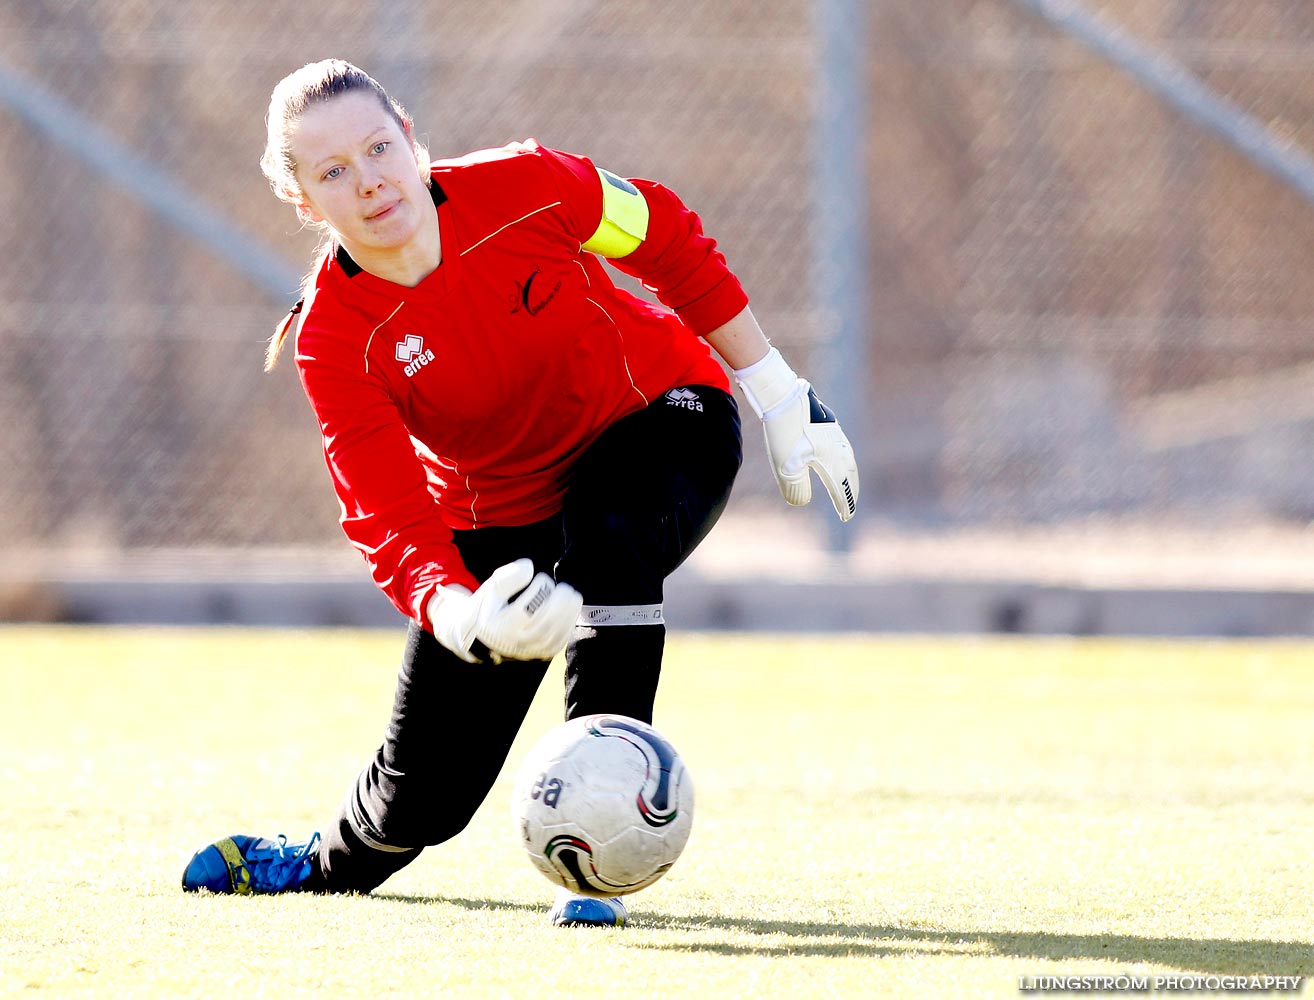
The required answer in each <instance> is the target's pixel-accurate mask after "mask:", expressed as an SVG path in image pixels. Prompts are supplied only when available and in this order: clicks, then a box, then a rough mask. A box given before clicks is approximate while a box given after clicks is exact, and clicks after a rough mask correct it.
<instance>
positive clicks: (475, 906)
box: [372, 893, 1314, 976]
mask: <svg viewBox="0 0 1314 1000" xmlns="http://www.w3.org/2000/svg"><path fill="white" fill-rule="evenodd" d="M372 898H374V899H377V900H379V901H380V902H384V901H387V902H394V903H447V904H449V905H451V906H459V907H462V908H464V909H467V910H483V909H490V908H492V909H499V910H522V911H526V912H532V913H543V912H544V907H543V906H541V905H531V904H527V903H516V902H510V901H504V900H498V899H461V898H453V897H444V896H401V895H388V894H386V893H376V894H375V895H374V896H373V897H372ZM632 926H633V927H635V928H636V929H653V930H670V931H688V932H691V933H694V934H700V935H705V936H708V937H709V938H711V939H709V940H706V941H698V940H692V941H688V942H677V943H655V942H646V941H643V940H640V939H634V940H632V941H631V942H627V943H630V944H632V945H633V946H634V947H637V948H647V949H652V950H657V951H685V952H704V953H709V954H720V955H805V956H825V957H833V956H837V955H866V956H885V955H890V956H898V955H910V954H921V955H946V954H953V955H973V954H982V955H993V956H1005V957H1014V958H1028V959H1035V960H1037V961H1051V962H1072V961H1074V960H1081V959H1088V960H1089V959H1098V960H1101V961H1107V962H1114V963H1116V964H1119V965H1136V964H1138V963H1141V962H1145V963H1149V964H1153V965H1162V966H1168V967H1171V968H1176V969H1180V970H1182V971H1183V972H1193V973H1201V974H1209V973H1214V974H1218V975H1247V974H1257V975H1264V974H1267V975H1288V976H1289V975H1302V974H1303V975H1314V942H1309V941H1246V940H1234V939H1231V938H1200V939H1196V938H1171V937H1168V938H1165V937H1137V936H1134V935H1128V934H1109V935H1094V934H1052V933H1048V932H1034V933H1016V934H1014V933H1006V932H1001V931H973V930H948V931H931V930H918V929H915V928H909V927H886V926H881V925H878V924H851V923H819V922H802V921H793V920H743V919H738V918H733V917H716V916H709V917H674V916H663V915H661V914H652V913H638V914H635V916H634V918H633V924H632ZM716 931H729V932H733V933H734V934H735V935H738V936H742V935H751V936H755V937H761V938H770V940H763V941H762V942H761V943H756V942H752V941H749V942H744V941H742V940H734V941H727V940H724V939H720V940H717V939H715V934H714V933H712V934H709V932H716Z"/></svg>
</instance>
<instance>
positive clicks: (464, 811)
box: [305, 386, 742, 892]
mask: <svg viewBox="0 0 1314 1000" xmlns="http://www.w3.org/2000/svg"><path fill="white" fill-rule="evenodd" d="M741 458H742V447H741V436H740V426H739V413H738V409H737V407H736V406H735V402H734V399H733V397H731V396H730V395H729V394H727V393H725V392H723V391H721V390H720V389H716V388H712V387H708V386H690V387H687V388H683V389H674V390H671V392H670V393H667V394H666V395H665V396H662V397H660V398H659V399H657V400H656V401H655V402H653V403H652V404H650V405H649V406H648V407H647V408H645V409H643V410H640V411H639V412H637V413H634V414H631V415H630V416H628V417H625V418H624V419H622V420H620V421H617V423H615V424H614V425H613V426H611V427H610V428H608V429H607V430H606V431H605V432H604V433H603V434H602V435H601V436H600V437H599V438H598V439H597V441H595V442H594V443H593V444H592V445H591V446H590V447H589V448H588V449H587V450H586V451H585V453H584V454H583V455H582V456H581V457H580V460H579V462H578V463H577V465H576V467H575V469H574V470H573V472H572V477H571V481H570V484H569V486H568V489H567V492H566V496H565V500H564V505H563V509H562V512H561V514H560V515H559V516H556V517H553V518H550V519H548V520H546V521H541V522H539V523H537V524H531V525H525V526H523V527H502V528H483V529H479V530H475V531H462V532H457V533H456V546H457V548H458V549H459V550H460V553H461V557H462V559H463V560H464V561H465V564H466V567H467V568H468V569H469V570H470V572H471V573H472V574H473V575H474V576H475V578H476V579H478V580H480V581H483V580H485V579H487V578H488V576H489V575H490V574H491V573H492V572H493V570H495V569H497V568H498V567H499V566H502V565H504V564H506V563H509V562H512V561H514V560H516V559H520V558H523V557H528V558H530V559H532V560H533V561H534V568H535V570H537V571H543V572H547V573H549V574H552V575H554V576H555V577H556V579H558V580H560V581H563V582H566V583H569V584H571V585H572V586H573V587H575V589H576V590H578V591H579V592H580V593H581V594H582V595H583V597H584V605H585V607H584V614H583V615H582V616H581V621H586V620H587V621H589V622H590V624H589V625H583V624H581V625H578V626H576V629H575V636H574V638H573V639H572V640H571V642H570V644H569V646H568V647H567V649H566V699H565V701H566V705H565V709H566V712H565V714H566V718H568V719H570V718H575V717H576V716H580V715H588V714H593V713H596V712H607V713H617V714H622V715H629V716H633V717H635V718H638V719H643V720H644V721H647V722H651V721H652V711H653V700H654V697H655V695H656V691H657V680H658V675H659V673H660V670H661V660H662V648H663V645H664V643H665V638H666V628H665V625H664V624H663V623H662V616H661V602H662V597H663V592H662V587H663V582H664V581H665V579H666V577H667V576H668V575H670V573H671V572H672V571H674V570H675V568H676V567H677V566H679V565H680V564H681V563H682V562H683V561H684V560H685V558H686V557H687V556H688V555H689V553H690V552H692V551H693V549H694V547H695V546H696V545H697V544H698V543H699V542H700V541H701V540H702V539H703V537H704V536H705V535H706V534H707V532H708V531H709V530H710V529H711V527H712V525H713V524H715V523H716V520H717V518H718V517H720V515H721V512H722V510H724V509H725V505H726V501H727V500H728V499H729V497H730V487H731V484H732V483H733V481H734V478H735V475H736V473H737V472H738V471H739V465H740V461H741ZM547 668H548V664H547V662H545V661H532V662H525V661H507V662H504V663H501V664H496V665H495V664H491V663H480V664H470V663H466V662H465V661H464V660H462V659H460V658H459V657H458V656H456V655H455V654H453V653H452V652H451V651H449V650H448V649H446V648H445V647H444V646H442V645H440V644H439V643H438V641H437V640H436V639H434V637H433V636H432V635H431V634H430V633H429V632H427V631H425V630H424V629H421V628H420V627H419V626H417V625H415V624H414V623H412V624H411V627H410V633H409V635H408V636H407V641H406V651H405V655H404V657H403V660H402V667H401V673H400V676H399V677H398V681H397V693H396V699H395V702H394V704H393V709H392V718H391V720H390V721H389V723H388V729H387V732H386V735H385V737H384V740H383V745H382V746H380V747H379V749H378V752H377V753H376V754H375V755H374V759H373V760H372V761H371V762H370V763H369V764H368V766H366V767H365V769H364V770H363V771H362V772H361V773H360V775H359V777H358V778H357V779H356V782H355V784H354V785H353V786H352V787H351V789H350V790H349V791H348V794H347V797H346V799H345V800H344V802H343V804H342V807H341V809H340V810H339V813H338V817H337V820H336V821H335V822H334V824H333V826H332V827H331V828H330V829H329V830H328V832H327V833H326V834H325V835H324V838H323V843H322V845H321V848H320V853H319V869H318V871H317V872H315V873H314V874H313V875H312V877H311V879H310V880H309V881H308V882H307V883H306V885H305V888H307V889H313V890H318V891H327V892H345V891H358V892H369V891H370V890H372V889H374V888H375V887H376V886H378V885H379V884H381V883H382V882H383V881H384V880H385V879H387V878H388V877H389V876H390V875H392V874H393V873H394V872H396V871H398V870H400V869H401V868H403V867H405V866H406V865H407V864H409V863H410V862H411V861H413V860H414V859H415V858H416V857H417V856H418V855H419V853H420V850H421V849H422V848H424V847H425V846H429V845H433V844H440V843H442V842H443V841H445V840H448V839H450V838H452V837H454V836H456V834H458V833H460V832H461V830H463V829H464V828H465V826H466V825H467V824H468V823H469V822H470V819H471V818H472V817H473V816H474V813H475V810H477V809H478V808H479V806H480V804H481V803H482V802H483V801H484V799H485V798H486V797H487V795H488V791H489V789H490V788H491V787H492V785H493V782H494V780H495V779H496V778H497V775H498V773H499V772H500V771H501V769H502V765H503V764H504V763H505V761H506V758H507V754H508V752H509V751H510V749H511V744H512V742H513V741H514V740H515V738H516V734H517V732H518V730H519V729H520V726H521V723H522V722H523V721H524V718H525V714H526V713H527V712H528V710H529V706H530V703H531V702H532V701H533V699H534V695H535V692H536V691H537V689H538V686H539V683H540V682H541V681H542V679H543V676H544V674H545V673H546V672H547Z"/></svg>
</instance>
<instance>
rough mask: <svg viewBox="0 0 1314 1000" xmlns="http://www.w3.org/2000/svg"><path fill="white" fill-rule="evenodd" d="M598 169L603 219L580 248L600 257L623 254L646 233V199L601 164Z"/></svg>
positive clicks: (633, 247) (632, 250) (628, 183)
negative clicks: (600, 181) (600, 179)
mask: <svg viewBox="0 0 1314 1000" xmlns="http://www.w3.org/2000/svg"><path fill="white" fill-rule="evenodd" d="M597 171H598V176H599V177H600V178H602V221H601V222H600V223H598V231H597V232H595V233H594V234H593V235H592V236H590V237H589V238H588V240H587V241H586V242H585V243H584V244H583V249H585V250H588V251H589V252H590V253H596V254H601V255H602V256H603V257H611V258H615V257H624V256H625V255H626V254H629V253H633V252H634V250H635V249H636V248H637V247H638V245H639V244H640V243H642V242H643V239H644V237H645V236H647V235H648V202H647V201H645V200H644V197H643V193H642V192H641V191H639V189H638V188H636V187H635V186H634V185H633V184H631V183H630V182H629V181H627V180H625V179H624V178H623V177H617V176H616V175H615V174H613V173H612V172H611V171H609V170H603V169H602V168H601V167H598V168H597Z"/></svg>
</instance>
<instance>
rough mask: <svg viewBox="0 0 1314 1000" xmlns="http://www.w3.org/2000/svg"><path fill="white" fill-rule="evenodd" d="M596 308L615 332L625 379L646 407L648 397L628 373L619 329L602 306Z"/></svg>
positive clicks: (628, 360) (628, 361) (623, 344)
mask: <svg viewBox="0 0 1314 1000" xmlns="http://www.w3.org/2000/svg"><path fill="white" fill-rule="evenodd" d="M585 298H586V299H588V301H589V302H593V299H591V298H588V296H585ZM593 304H594V305H595V306H598V304H597V303H596V302H593ZM598 308H599V309H601V310H602V315H604V316H606V317H607V319H608V320H609V321H610V322H611V325H612V329H614V330H615V331H616V337H617V339H618V340H620V342H621V364H623V365H624V366H625V377H626V378H628V379H629V380H630V388H631V389H633V390H634V391H635V392H637V393H638V394H639V398H640V399H641V400H643V405H644V406H647V405H648V402H649V400H648V397H647V396H645V395H644V394H643V392H642V391H641V390H640V389H639V387H638V386H637V385H635V384H634V376H633V375H632V374H631V373H630V359H629V358H627V357H626V356H625V338H624V337H622V336H621V332H620V327H619V326H617V325H616V321H615V320H614V319H612V318H611V313H609V312H607V310H606V309H603V308H602V306H598Z"/></svg>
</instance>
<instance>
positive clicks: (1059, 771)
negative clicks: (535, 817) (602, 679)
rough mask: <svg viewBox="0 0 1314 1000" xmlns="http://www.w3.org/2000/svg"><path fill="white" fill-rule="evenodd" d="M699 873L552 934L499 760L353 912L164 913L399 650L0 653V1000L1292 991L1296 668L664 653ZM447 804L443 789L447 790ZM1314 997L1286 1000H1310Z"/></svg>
mask: <svg viewBox="0 0 1314 1000" xmlns="http://www.w3.org/2000/svg"><path fill="white" fill-rule="evenodd" d="M668 650H669V652H668V657H667V665H666V672H665V679H664V682H663V687H662V692H661V695H660V698H659V702H658V717H657V724H658V726H659V727H660V728H662V729H663V731H664V732H665V733H666V734H667V735H668V736H669V737H670V738H671V739H672V741H673V742H674V743H675V744H676V746H677V747H678V748H679V749H680V750H681V752H682V754H683V756H684V758H685V760H686V763H687V764H688V766H689V768H690V771H691V773H692V774H693V777H694V780H695V784H696V786H697V792H698V804H697V812H696V818H695V821H694V831H693V836H692V838H691V840H690V843H689V847H688V849H687V850H686V852H685V855H684V857H683V858H682V859H681V860H680V863H679V864H678V865H676V867H675V868H674V869H673V871H672V872H671V874H670V875H668V876H667V877H666V879H665V880H663V881H662V882H660V883H658V884H657V885H656V886H654V887H653V888H652V889H650V890H649V891H647V892H645V893H643V894H641V895H639V896H636V897H633V899H632V902H631V914H632V917H631V925H630V927H628V928H626V929H624V930H620V931H612V930H573V931H571V930H558V929H554V928H552V927H550V926H548V924H547V922H546V920H545V918H544V909H545V906H546V903H547V901H548V899H549V897H550V887H549V886H548V884H547V883H546V882H545V881H544V880H543V879H542V878H541V876H539V875H538V874H537V873H536V872H534V871H533V870H532V869H531V868H530V866H529V864H528V862H527V861H526V860H525V858H524V857H523V856H522V854H521V853H520V847H519V845H518V843H517V841H516V838H515V836H514V833H513V831H512V829H511V823H510V819H509V810H508V804H507V799H508V795H509V791H510V778H511V774H512V773H513V770H514V763H515V760H516V758H518V757H519V755H521V754H522V753H524V752H525V751H526V750H527V749H528V747H529V745H530V743H531V742H532V740H533V739H535V738H536V737H537V735H538V734H540V733H541V732H542V731H544V730H545V729H547V728H548V727H549V726H550V725H552V724H553V723H554V722H555V721H556V720H557V716H558V705H559V698H560V666H559V665H558V666H557V667H555V668H554V669H553V671H552V672H551V673H550V674H549V676H548V680H547V681H546V682H545V684H544V687H543V689H542V691H541V692H540V695H539V700H538V702H537V703H536V704H535V707H534V709H533V711H532V713H531V716H530V720H529V723H528V724H527V726H526V728H525V730H524V731H523V732H522V734H521V739H520V741H519V743H518V744H517V747H516V749H515V750H514V751H513V755H512V763H511V764H510V765H508V768H507V769H506V770H505V771H504V773H503V778H502V780H501V781H500V782H499V784H498V786H497V787H496V788H495V789H494V791H493V794H492V796H491V797H490V799H489V800H488V802H486V803H485V805H484V808H483V809H482V810H481V812H480V814H479V815H478V816H477V817H476V819H475V821H474V823H473V824H472V826H471V827H470V828H469V829H468V830H467V831H466V832H465V833H463V834H462V835H461V836H460V837H458V838H457V839H456V840H454V841H451V842H450V843H448V844H446V845H443V846H442V847H439V848H434V849H432V850H430V851H427V852H425V854H424V855H422V856H421V857H420V858H419V859H418V860H417V861H416V862H415V863H414V864H412V865H411V866H410V867H409V868H407V869H406V870H404V871H403V872H401V873H400V874H398V875H397V876H395V877H394V878H393V879H392V880H391V881H390V882H388V883H387V884H385V885H384V886H383V887H382V889H380V890H379V891H378V892H377V893H376V894H375V895H374V896H371V897H311V896H296V895H294V896H286V897H259V898H231V897H218V896H206V897H197V896H191V895H184V894H183V893H182V892H181V891H180V889H179V886H178V880H179V877H180V875H181V871H182V868H183V865H184V864H185V863H186V861H187V859H188V857H189V856H190V855H191V852H192V851H193V850H194V849H195V848H197V847H200V846H201V845H203V844H204V843H206V842H207V841H209V840H212V839H214V838H216V837H219V836H222V835H225V834H229V833H236V832H250V833H262V834H272V833H278V832H286V833H288V834H289V835H292V836H293V837H294V839H302V838H304V837H305V836H306V835H308V834H309V833H310V831H311V830H312V829H315V828H317V827H320V826H322V825H323V824H325V823H326V822H327V820H328V819H329V817H330V816H331V815H332V812H333V810H334V808H335V807H336V805H337V803H338V801H339V799H340V797H341V795H342V793H343V791H344V790H345V788H346V785H347V783H348V782H349V781H350V780H351V779H352V777H353V776H354V774H355V772H356V771H357V769H358V768H359V766H360V765H361V763H362V762H363V761H364V759H365V758H366V757H367V756H368V754H369V753H370V752H371V751H372V750H373V748H374V746H375V745H376V743H377V741H378V738H379V736H380V734H381V732H382V728H381V727H382V725H383V723H384V721H385V720H386V715H387V711H388V708H389V706H390V704H391V691H392V682H393V678H394V675H395V669H396V664H397V662H398V658H399V656H400V652H401V636H400V635H399V634H392V633H373V632H334V631H324V632H303V633H293V632H279V631H239V630H232V631H225V630H195V631H185V630H180V631H168V630H112V629H46V628H8V629H0V678H2V679H3V684H4V694H5V706H6V709H7V711H6V712H5V719H4V723H3V726H2V727H0V774H2V775H3V783H0V787H2V788H3V789H4V795H3V797H2V798H0V832H2V835H3V848H2V849H0V993H2V994H3V995H7V996H8V995H12V996H24V997H30V996H43V995H49V996H57V997H61V998H63V997H84V996H85V997H93V996H94V997H108V996H114V997H134V996H214V997H219V996H236V997H243V998H246V997H264V996H268V997H279V998H288V997H303V996H331V997H350V996H368V997H391V996H397V997H415V996H436V995H439V994H444V995H452V996H477V997H512V998H520V997H532V996H545V997H546V996H561V997H572V996H590V997H609V996H610V997H637V996H645V997H649V996H678V997H683V996H695V995H697V996H707V997H718V998H720V997H790V998H793V997H827V998H836V997H843V998H847V997H876V996H909V997H967V996H1001V997H1003V996H1017V995H1018V992H1019V991H1018V986H1019V977H1021V976H1042V975H1069V976H1071V975H1082V974H1119V973H1127V974H1137V975H1153V974H1155V973H1183V972H1189V973H1197V974H1228V973H1258V974H1303V975H1314V862H1312V860H1311V857H1312V854H1314V783H1312V781H1311V778H1312V776H1314V646H1311V645H1307V644H1306V645H1301V644H1295V643H1292V644H1279V643H1244V644H1243V643H1214V644H1203V643H1201V644H1189V643H1181V642H1171V643H1170V642H1162V643H1154V642H1118V641H1091V640H1081V641H1077V640H1072V641H1067V640H1007V641H1005V640H984V639H963V640H944V639H934V638H908V639H893V638H866V637H833V638H808V637H801V636H797V637H796V636H788V637H784V636H763V637H747V636H697V635H678V634H677V635H673V636H672V637H671V639H670V642H669V645H668ZM451 766H452V767H453V768H458V767H460V766H461V762H460V761H459V760H454V761H452V762H451ZM1306 992H1309V991H1308V988H1306Z"/></svg>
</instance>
